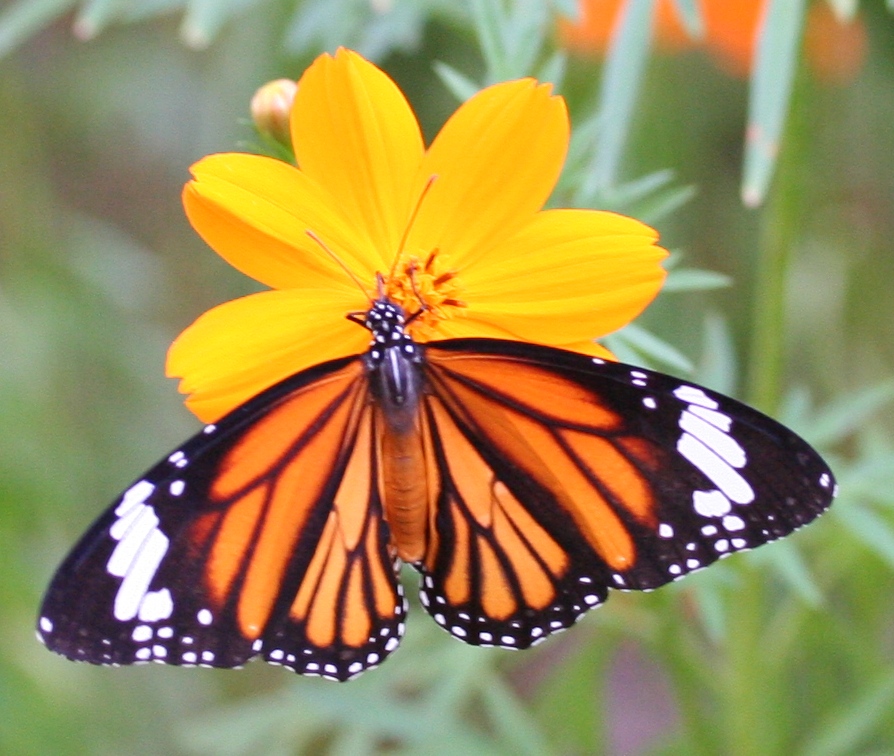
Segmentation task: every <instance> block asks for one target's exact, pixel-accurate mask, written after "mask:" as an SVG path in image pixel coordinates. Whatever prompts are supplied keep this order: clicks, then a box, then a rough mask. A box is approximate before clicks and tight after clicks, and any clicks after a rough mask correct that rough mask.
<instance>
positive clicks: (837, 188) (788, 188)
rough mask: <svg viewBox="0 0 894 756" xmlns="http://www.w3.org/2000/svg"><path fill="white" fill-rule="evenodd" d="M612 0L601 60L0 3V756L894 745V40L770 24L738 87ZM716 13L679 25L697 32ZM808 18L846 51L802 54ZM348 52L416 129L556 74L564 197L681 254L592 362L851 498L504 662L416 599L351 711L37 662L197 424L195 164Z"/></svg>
mask: <svg viewBox="0 0 894 756" xmlns="http://www.w3.org/2000/svg"><path fill="white" fill-rule="evenodd" d="M595 4H596V5H598V2H597V3H595ZM739 4H740V3H738V2H732V1H730V2H728V3H727V5H730V6H733V5H739ZM608 5H613V4H612V3H607V6H608ZM614 5H618V3H614ZM621 5H624V6H625V10H624V12H625V13H626V14H627V15H626V16H621V17H618V18H619V19H621V20H622V21H623V22H624V23H623V24H619V25H618V26H616V27H615V28H616V32H617V33H616V36H615V40H616V42H618V43H617V44H615V45H614V46H613V47H609V48H608V49H606V47H605V44H604V43H597V42H591V43H587V44H585V45H584V47H587V45H589V47H587V49H586V50H585V52H586V54H579V52H580V51H578V53H575V54H573V55H571V56H569V57H567V59H566V56H565V55H564V54H563V51H562V43H561V40H562V39H567V38H566V37H560V36H559V35H558V33H557V31H556V20H555V19H556V15H557V14H558V13H560V12H561V13H565V14H568V15H574V14H575V13H579V11H577V10H576V8H575V3H573V2H569V1H568V0H565V1H564V2H555V3H547V2H545V1H540V0H513V2H508V1H507V2H498V1H497V0H470V1H469V2H447V0H440V1H439V0H390V1H389V0H379V1H378V2H375V1H372V0H370V1H367V0H334V1H333V2H327V0H305V1H304V2H296V1H295V0H267V1H266V2H262V1H261V0H255V1H254V2H252V1H251V0H221V1H220V2H213V0H211V1H208V0H204V1H203V0H195V1H193V2H184V0H151V1H150V0H145V1H144V2H138V1H137V0H84V2H74V0H27V1H26V2H6V3H5V4H3V5H2V7H0V52H2V53H4V57H3V58H2V59H0V431H2V432H0V576H2V578H0V753H2V754H154V753H159V754H194V753H212V754H234V755H235V754H292V753H341V754H354V753H357V754H362V753H445V754H449V753H532V754H549V753H561V754H590V753H596V754H602V753H605V754H623V755H627V754H632V755H636V754H647V753H648V754H805V755H806V754H809V755H810V756H814V755H815V754H857V753H859V754H887V753H894V602H892V600H891V595H892V591H894V443H892V440H894V439H892V432H891V429H892V424H891V421H892V418H894V415H892V412H891V407H890V399H891V398H892V397H894V382H892V377H891V369H890V366H891V364H892V361H894V294H892V291H891V289H892V286H891V282H892V281H894V275H892V274H894V254H892V242H891V240H892V239H894V127H892V124H894V41H892V40H894V37H892V33H894V17H892V15H890V14H889V13H888V12H887V11H886V8H885V5H884V4H883V3H882V2H880V1H876V2H864V3H862V4H861V5H860V7H859V11H858V12H857V3H856V1H854V2H843V1H842V0H836V1H835V2H830V3H828V4H827V3H825V2H817V3H802V2H789V1H788V0H782V2H779V0H777V1H776V2H774V3H772V6H773V9H772V11H771V12H770V14H769V16H768V18H770V17H772V23H768V24H767V25H766V26H765V28H764V34H765V40H764V43H763V44H762V46H761V47H760V48H759V49H760V50H761V52H760V54H759V55H758V58H757V59H756V60H755V62H754V63H753V64H752V65H751V67H750V69H749V70H750V71H751V77H750V79H749V76H748V72H747V71H741V70H740V71H738V72H736V73H731V72H730V70H729V68H730V67H729V65H727V64H724V62H723V60H722V56H718V53H717V50H716V49H712V47H711V46H710V45H704V44H695V43H692V44H689V45H684V47H685V49H682V50H681V49H675V51H674V52H673V53H671V52H668V51H667V50H666V49H665V48H664V47H662V46H661V45H659V46H658V47H659V49H657V50H654V49H653V50H652V52H651V53H649V54H648V55H647V49H648V39H649V29H650V28H651V27H650V24H649V23H648V19H649V14H650V10H651V5H652V3H651V0H630V2H628V3H622V4H621ZM714 5H716V3H713V2H710V0H708V1H707V2H706V1H703V2H701V3H696V2H693V0H677V3H676V7H677V9H678V11H679V14H680V17H681V18H683V19H684V20H686V21H688V23H690V25H691V26H692V28H695V29H696V30H697V28H698V26H699V24H700V23H701V25H702V26H703V27H704V26H705V23H704V22H706V21H710V12H711V11H710V9H711V7H712V6H714ZM744 5H752V6H763V5H764V3H760V2H756V1H755V2H750V3H744ZM888 5H889V6H890V5H891V3H888ZM818 6H822V10H821V11H816V8H817V7H818ZM699 9H701V11H702V13H701V14H699ZM600 12H604V13H608V10H607V9H606V8H603V9H602V11H600ZM815 12H824V13H826V14H827V15H828V17H829V18H831V17H832V14H833V13H838V14H839V15H838V16H837V17H836V18H837V19H838V20H835V21H834V23H841V24H844V21H843V20H841V19H847V18H850V21H849V22H848V23H849V24H850V27H849V28H858V30H859V31H858V33H857V34H856V36H853V35H852V36H851V37H847V39H849V40H850V41H849V42H848V41H845V42H844V43H843V42H841V40H840V39H839V38H838V37H834V36H833V37H827V38H822V40H821V43H820V45H819V50H820V52H819V53H815V52H814V53H813V54H812V55H808V54H807V52H808V51H807V48H806V47H804V48H802V46H801V40H802V33H801V29H802V28H805V29H807V30H808V31H809V30H810V28H811V27H810V24H809V23H808V21H809V13H815ZM855 12H857V15H856V16H854V15H853V14H854V13H855ZM854 25H856V26H854ZM706 33H707V36H708V37H709V38H710V36H711V26H710V24H708V25H707V32H706ZM625 35H626V36H625ZM854 39H856V40H857V41H856V42H854V41H853V40H854ZM708 41H710V39H709V40H708ZM659 42H660V35H659ZM339 44H344V45H348V46H353V47H355V48H357V49H359V50H360V51H361V52H363V53H364V54H367V55H368V56H371V57H372V58H373V59H374V60H376V62H378V63H379V64H380V65H382V66H383V67H384V68H385V69H386V70H387V71H388V72H389V73H390V74H391V75H392V76H393V77H394V78H395V79H396V80H397V81H398V83H399V84H400V85H401V86H402V87H403V88H404V90H405V91H406V93H407V95H408V97H409V99H410V101H411V103H412V104H413V105H414V107H415V108H416V110H417V112H418V113H419V116H420V119H421V121H422V123H423V127H424V130H425V132H426V134H427V136H428V138H429V139H430V138H431V137H432V136H433V135H434V134H435V133H436V131H437V129H438V128H439V126H440V125H441V123H443V121H444V119H445V118H446V117H447V115H449V113H450V112H451V111H452V110H453V109H454V108H455V107H456V104H457V99H456V94H457V93H462V92H465V91H471V90H472V89H474V87H475V86H480V85H482V84H485V83H490V82H491V81H495V80H498V79H501V78H508V77H512V76H520V75H537V76H540V77H541V78H546V79H550V80H553V81H556V82H557V85H558V87H559V91H560V92H562V93H563V94H564V95H566V97H567V98H568V100H569V105H570V109H571V113H572V119H573V124H574V128H575V131H576V137H575V142H574V146H573V151H572V156H571V158H570V160H569V164H568V166H567V169H566V173H565V176H564V177H563V181H562V184H561V185H560V188H559V190H558V192H557V195H556V198H555V202H556V204H560V205H568V204H581V205H590V206H597V207H611V208H614V209H620V210H623V211H625V212H629V213H631V214H634V215H636V216H638V217H641V218H642V219H644V220H646V221H648V222H651V223H653V224H654V225H656V226H657V227H658V229H659V230H660V231H661V233H662V237H663V239H664V242H665V244H666V245H667V246H669V247H670V248H671V249H673V250H674V252H675V257H674V261H673V264H674V266H675V272H674V274H673V275H672V277H671V280H670V284H669V286H668V288H667V290H666V291H665V293H663V294H662V295H661V297H660V298H659V300H658V301H657V302H656V303H655V304H654V305H653V306H652V307H651V308H650V309H649V311H648V312H647V313H646V314H645V316H644V317H643V318H641V319H640V320H639V321H638V322H637V324H636V326H635V327H634V328H629V329H626V330H625V331H624V332H622V333H621V334H619V335H616V336H614V337H612V339H611V340H610V345H611V346H612V347H613V348H614V349H615V350H616V351H617V352H618V353H619V354H620V355H622V356H623V357H624V358H625V359H628V360H632V361H636V362H639V363H642V364H648V365H650V366H653V367H658V368H660V369H663V370H665V371H668V372H673V373H676V374H679V375H688V376H691V377H693V379H695V380H699V381H701V382H704V383H708V384H709V385H712V386H714V387H717V388H719V389H721V390H724V391H726V392H728V393H732V394H735V395H737V396H740V397H742V398H745V399H746V400H749V401H752V402H754V403H756V404H758V405H760V406H761V407H762V408H763V409H765V410H767V411H770V412H772V413H773V414H775V415H776V416H778V417H780V418H781V419H782V420H783V421H785V422H787V423H788V424H790V425H791V426H792V427H794V428H795V429H797V430H798V431H799V432H800V433H802V434H803V435H805V437H806V438H808V440H810V441H811V442H813V443H814V444H816V445H817V447H818V448H819V449H820V450H821V451H822V452H823V453H824V454H825V455H827V457H828V459H829V460H830V462H831V464H832V466H833V469H834V470H835V471H836V474H837V476H838V478H839V480H840V483H841V494H840V497H839V500H838V501H837V503H836V504H835V506H834V507H833V510H832V511H831V512H830V513H829V515H827V516H825V517H823V518H822V519H821V520H820V521H819V522H817V523H816V524H815V525H812V526H811V527H810V528H809V529H808V530H806V531H804V532H801V533H798V534H797V535H795V536H793V537H792V538H790V539H788V540H787V541H785V542H784V543H779V544H774V545H771V546H768V547H766V548H765V549H761V550H760V551H758V552H755V553H752V554H748V555H744V556H737V557H734V558H733V559H730V560H728V561H725V562H723V563H722V564H718V565H716V566H715V567H712V569H710V570H708V571H706V572H703V573H700V574H698V575H696V576H693V577H692V578H689V579H687V580H686V581H684V582H682V583H680V584H675V585H673V586H670V587H668V588H665V589H662V590H660V591H658V592H656V593H654V594H648V595H631V594H616V595H614V597H613V598H612V600H611V601H610V602H609V604H608V605H607V606H606V607H604V608H602V609H600V610H599V611H597V612H594V613H593V614H592V615H590V616H588V617H587V618H586V619H585V620H583V621H582V622H581V623H580V624H579V625H578V626H577V627H576V628H574V629H573V630H571V631H570V632H568V633H565V634H562V635H561V636H558V637H556V638H554V639H552V640H550V641H549V642H548V643H546V644H544V645H543V646H541V647H538V648H537V649H535V650H532V651H529V652H524V653H518V654H515V653H512V652H504V651H499V650H493V649H476V648H468V647H465V646H464V645H463V644H460V643H457V642H456V641H454V640H452V639H450V638H449V637H447V635H446V634H444V633H442V632H441V631H440V630H439V629H437V628H436V627H435V625H434V623H433V622H431V621H430V620H429V619H428V617H427V616H426V615H425V614H424V612H422V611H421V610H420V609H419V607H418V605H417V606H415V607H414V608H415V611H413V612H412V615H413V616H412V617H411V619H410V623H409V630H408V637H407V639H406V641H405V643H404V647H403V648H401V649H400V650H399V651H398V652H397V653H396V654H395V655H394V656H393V657H392V658H391V659H390V660H389V661H388V662H387V663H386V664H385V665H384V666H383V667H382V668H381V669H379V670H375V671H373V672H370V673H368V674H366V675H364V676H363V677H362V678H361V679H360V680H358V681H355V682H352V683H349V684H345V685H337V684H334V683H328V682H323V681H319V680H313V679H303V678H299V677H297V676H295V675H291V674H288V673H286V672H284V671H283V670H281V669H275V668H270V667H267V666H266V665H264V664H261V663H253V664H251V665H249V667H248V668H246V669H245V670H243V671H240V672H232V671H219V670H195V669H192V670H190V669H178V668H168V667H161V666H156V665H150V666H148V667H138V668H128V669H116V670H112V669H107V668H98V667H91V666H88V665H78V664H73V663H71V662H68V661H67V660H65V659H62V658H61V657H57V656H55V655H53V654H51V653H49V652H47V651H46V650H45V649H43V648H42V646H41V645H40V644H39V643H38V642H37V641H36V640H35V639H34V620H35V614H36V611H37V607H38V604H39V602H40V597H41V594H42V591H43V589H44V587H45V586H46V584H47V582H48V581H49V578H50V576H51V574H52V572H53V570H54V569H55V568H56V566H57V565H58V563H59V561H60V560H61V559H62V558H63V556H64V555H65V553H66V552H67V549H68V548H70V546H71V545H72V544H73V543H74V541H75V539H76V538H77V537H78V536H79V535H80V533H81V532H82V531H83V530H84V529H85V528H86V527H87V525H88V524H89V523H90V522H91V521H92V520H93V518H95V517H96V516H97V515H98V514H99V513H100V511H101V510H102V508H103V507H104V506H105V505H106V504H107V503H108V502H110V501H111V500H112V499H113V498H114V497H115V496H116V495H117V494H118V493H119V492H120V491H121V490H122V489H123V488H124V486H126V485H127V483H128V482H129V481H131V480H132V479H134V478H135V477H136V476H137V475H138V474H139V473H140V472H141V471H142V470H144V469H146V468H147V467H148V466H150V465H151V464H152V463H154V462H155V461H156V460H157V459H158V458H160V457H161V456H162V455H163V454H165V453H166V452H167V451H168V450H169V449H170V448H172V447H174V446H175V445H176V444H178V443H179V442H180V441H182V440H184V439H185V438H186V437H187V436H188V435H189V434H191V433H192V432H193V431H194V430H195V429H196V428H197V427H198V425H197V422H196V421H195V420H194V418H192V417H191V416H190V415H189V414H188V413H187V411H186V410H185V409H184V408H183V406H182V404H181V401H180V398H179V397H178V394H177V392H176V386H175V385H174V383H173V382H172V381H169V380H167V379H165V378H164V376H163V364H164V356H165V350H166V348H167V346H168V344H169V343H170V342H171V340H172V339H173V338H174V336H176V334H177V333H179V331H180V330H181V329H182V328H184V327H185V326H186V325H188V324H189V323H190V322H191V321H192V320H193V319H194V318H195V317H197V316H198V315H199V314H200V313H201V312H203V311H204V310H205V309H207V308H208V307H210V306H212V305H214V304H217V303H219V302H221V301H224V300H226V299H229V298H232V297H234V296H237V295H240V294H243V293H246V292H248V291H250V290H251V286H252V282H250V281H248V280H247V279H245V278H242V277H241V276H239V274H237V273H235V271H233V270H231V269H230V268H229V267H228V266H227V265H226V264H225V263H223V262H222V261H221V260H220V259H218V258H217V257H216V256H215V255H214V254H213V253H212V252H211V251H210V250H208V249H207V248H206V247H205V246H204V245H203V243H202V242H201V241H200V240H199V239H198V237H197V236H196V235H195V234H194V233H193V232H192V231H191V229H190V228H189V226H188V224H187V222H186V219H185V217H184V215H183V212H182V209H181V207H180V200H179V193H180V189H181V187H182V184H183V182H184V181H185V180H186V178H187V175H188V174H187V169H188V167H189V165H190V164H191V163H192V162H194V161H195V160H197V159H198V158H200V157H201V156H203V155H205V154H208V153H211V152H216V151H230V150H234V149H239V150H252V149H255V146H256V145H257V144H259V142H260V140H259V138H258V136H257V134H256V133H255V132H254V130H253V128H252V126H251V125H250V123H249V121H248V102H249V99H250V97H251V95H252V93H253V92H254V90H255V89H256V88H257V87H258V86H260V85H261V84H263V83H264V82H265V81H267V80H269V79H273V78H278V77H282V76H286V77H291V78H297V77H298V76H300V74H301V72H302V70H303V68H304V67H305V66H306V65H307V63H308V62H309V61H310V60H311V59H312V58H313V57H315V56H316V55H317V54H318V53H319V52H321V51H323V50H330V51H332V50H334V48H335V47H336V46H337V45H339ZM841 45H845V46H844V47H842V46H841ZM854 45H856V46H857V47H856V48H855V47H854ZM578 47H580V45H578ZM857 48H859V49H857ZM787 50H788V51H789V53H790V54H788V55H787V54H786V51H787ZM855 50H856V51H857V52H858V53H859V55H858V56H857V57H858V62H857V65H856V66H850V67H849V68H847V70H844V71H840V70H838V71H837V73H834V75H830V74H829V73H828V71H827V70H826V69H824V68H823V60H825V62H826V63H827V64H828V63H830V62H831V64H833V65H832V68H833V69H835V65H834V63H835V61H839V62H840V61H842V60H844V59H845V58H846V57H847V56H848V55H853V54H854V52H855ZM823 51H825V53H824V52H823ZM606 55H607V56H608V60H606V58H605V56H606ZM817 55H819V58H817V57H816V56H817ZM817 60H819V62H817ZM835 70H837V69H835ZM761 71H762V72H763V73H761ZM768 74H769V75H768ZM762 76H763V79H762V78H761V77H762ZM789 83H790V84H791V87H790V95H789V90H788V89H787V87H788V85H789ZM786 104H787V105H788V110H787V111H786ZM785 112H787V113H788V118H787V119H781V118H780V119H779V128H780V129H781V131H780V133H779V137H780V138H781V140H782V141H781V151H780V153H779V158H778V160H776V159H775V156H774V153H773V152H772V151H770V152H767V153H766V154H761V153H760V150H758V151H757V152H754V151H752V153H751V154H750V155H744V156H743V143H744V134H745V133H746V124H747V123H750V124H751V125H750V126H749V127H748V133H751V134H754V133H758V131H760V129H763V131H761V132H760V133H763V134H767V133H769V134H770V136H771V137H772V136H773V132H772V128H773V126H772V120H773V113H778V114H784V113H785ZM768 114H769V115H768ZM756 129H757V131H756ZM767 129H769V131H767ZM743 161H744V162H743ZM743 165H744V173H743ZM771 174H772V176H773V178H772V182H771V183H766V181H765V182H764V184H761V179H760V176H766V177H769V176H770V175H771ZM755 176H757V177H758V178H755ZM755 187H757V188H755ZM767 187H768V188H767ZM765 190H766V191H765ZM749 191H750V192H751V193H750V194H749ZM743 192H744V193H745V194H746V195H747V196H749V197H750V198H751V199H752V200H754V198H755V196H759V197H761V198H762V201H761V203H760V204H759V206H758V207H753V208H746V207H745V206H743V203H742V200H741V199H740V196H741V194H742V193H743ZM754 192H757V195H755V194H754ZM752 204H753V202H752ZM411 592H412V591H411Z"/></svg>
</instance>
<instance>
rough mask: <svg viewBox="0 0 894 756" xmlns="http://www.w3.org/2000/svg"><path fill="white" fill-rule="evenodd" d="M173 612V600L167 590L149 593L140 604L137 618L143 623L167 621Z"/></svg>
mask: <svg viewBox="0 0 894 756" xmlns="http://www.w3.org/2000/svg"><path fill="white" fill-rule="evenodd" d="M173 611H174V600H173V598H172V597H171V592H170V591H169V590H168V589H167V588H162V589H161V590H160V591H149V592H148V593H147V594H146V595H145V596H144V597H143V600H142V601H141V602H140V610H139V618H140V619H141V620H142V621H143V622H158V620H163V619H168V617H170V616H171V613H172V612H173Z"/></svg>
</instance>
